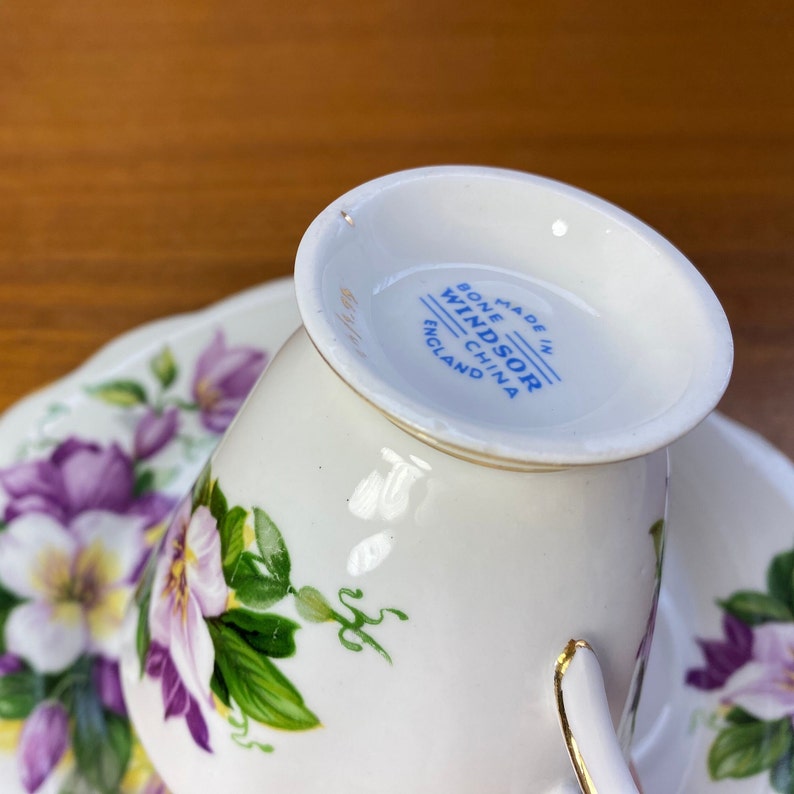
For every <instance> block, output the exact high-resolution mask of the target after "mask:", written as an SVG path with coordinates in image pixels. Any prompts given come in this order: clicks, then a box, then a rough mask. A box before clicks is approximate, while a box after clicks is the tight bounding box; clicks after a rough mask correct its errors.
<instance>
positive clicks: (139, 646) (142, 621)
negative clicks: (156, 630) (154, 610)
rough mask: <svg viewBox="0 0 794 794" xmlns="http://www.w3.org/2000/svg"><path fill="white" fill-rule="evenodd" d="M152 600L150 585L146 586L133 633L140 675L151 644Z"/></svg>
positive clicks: (144, 666) (144, 667)
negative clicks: (150, 620)
mask: <svg viewBox="0 0 794 794" xmlns="http://www.w3.org/2000/svg"><path fill="white" fill-rule="evenodd" d="M151 600H152V589H151V586H150V587H148V588H146V590H145V592H144V593H143V596H142V597H141V602H140V604H139V605H138V628H137V631H136V634H135V648H136V650H137V652H138V662H139V663H140V665H141V673H140V674H141V677H143V673H144V670H145V669H146V656H147V654H148V653H149V646H150V645H151V644H152V635H151V631H150V630H149V604H150V603H151Z"/></svg>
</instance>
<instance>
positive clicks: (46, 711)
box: [17, 701, 69, 794]
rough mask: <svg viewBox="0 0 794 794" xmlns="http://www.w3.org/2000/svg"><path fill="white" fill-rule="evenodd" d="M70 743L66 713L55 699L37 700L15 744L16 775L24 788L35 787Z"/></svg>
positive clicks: (48, 773)
mask: <svg viewBox="0 0 794 794" xmlns="http://www.w3.org/2000/svg"><path fill="white" fill-rule="evenodd" d="M68 745H69V716H68V715H67V713H66V709H65V708H64V707H63V706H62V705H61V704H60V703H57V702H55V701H45V702H44V703H40V704H39V705H38V706H36V708H35V709H34V710H33V711H32V712H31V714H30V715H29V716H28V718H27V719H26V720H25V724H24V725H23V726H22V732H21V733H20V735H19V746H18V748H17V764H18V766H19V777H20V781H21V783H22V786H23V787H24V789H25V791H27V792H29V793H30V794H32V793H33V792H34V791H37V790H38V789H39V788H40V787H41V785H42V784H43V783H44V781H45V780H46V779H47V778H48V777H49V776H50V773H51V772H52V770H53V769H54V768H55V766H56V765H57V763H58V761H60V760H61V757H62V756H63V754H64V753H65V752H66V748H67V747H68Z"/></svg>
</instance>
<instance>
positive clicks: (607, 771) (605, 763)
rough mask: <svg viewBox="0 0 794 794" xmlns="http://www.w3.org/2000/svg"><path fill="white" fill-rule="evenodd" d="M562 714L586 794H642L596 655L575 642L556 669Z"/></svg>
mask: <svg viewBox="0 0 794 794" xmlns="http://www.w3.org/2000/svg"><path fill="white" fill-rule="evenodd" d="M554 694H555V697H556V701H557V714H558V716H559V718H560V727H561V728H562V735H563V738H564V739H565V746H566V748H567V750H568V755H569V756H570V759H571V763H572V764H573V768H574V771H575V772H576V778H577V780H578V782H579V787H580V788H581V789H582V792H583V794H639V791H638V788H637V785H636V783H635V781H634V778H633V777H632V774H631V771H630V769H629V766H628V763H627V761H626V759H625V758H624V757H623V752H622V751H621V748H620V744H619V743H618V740H617V736H616V735H615V728H614V726H613V725H612V717H611V715H610V713H609V705H608V703H607V696H606V691H605V689H604V677H603V675H602V673H601V666H600V665H599V664H598V659H597V658H596V655H595V652H594V651H593V649H592V648H591V647H590V645H589V644H588V643H587V642H585V641H584V640H571V641H570V642H569V643H568V644H567V645H566V646H565V650H564V651H563V652H562V653H561V654H560V656H559V658H558V659H557V663H556V665H555V668H554Z"/></svg>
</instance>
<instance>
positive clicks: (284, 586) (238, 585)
mask: <svg viewBox="0 0 794 794" xmlns="http://www.w3.org/2000/svg"><path fill="white" fill-rule="evenodd" d="M238 571H239V567H238ZM288 588H289V584H288V583H287V582H282V581H279V580H278V579H273V578H272V577H271V576H262V575H261V574H259V575H251V574H243V575H237V576H235V577H234V594H235V596H236V597H237V600H238V601H239V602H240V603H241V604H244V605H245V606H247V607H250V608H251V609H255V610H257V611H260V612H261V611H262V610H264V609H269V608H270V607H272V606H273V604H277V603H278V602H279V601H281V599H282V598H284V596H285V595H287V590H288Z"/></svg>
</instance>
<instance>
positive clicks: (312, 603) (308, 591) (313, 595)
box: [295, 587, 334, 623]
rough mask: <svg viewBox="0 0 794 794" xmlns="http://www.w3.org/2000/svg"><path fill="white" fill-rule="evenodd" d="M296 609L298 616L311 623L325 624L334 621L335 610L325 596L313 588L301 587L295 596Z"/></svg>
mask: <svg viewBox="0 0 794 794" xmlns="http://www.w3.org/2000/svg"><path fill="white" fill-rule="evenodd" d="M295 609H297V610H298V614H299V615H300V616H301V617H302V618H303V619H304V620H308V621H309V622H311V623H325V622H326V621H328V620H333V618H334V610H333V609H332V608H331V605H330V604H329V603H328V601H327V600H326V598H325V596H324V595H323V594H322V593H321V592H320V591H319V590H315V588H313V587H301V589H300V590H298V592H297V593H296V594H295Z"/></svg>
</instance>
